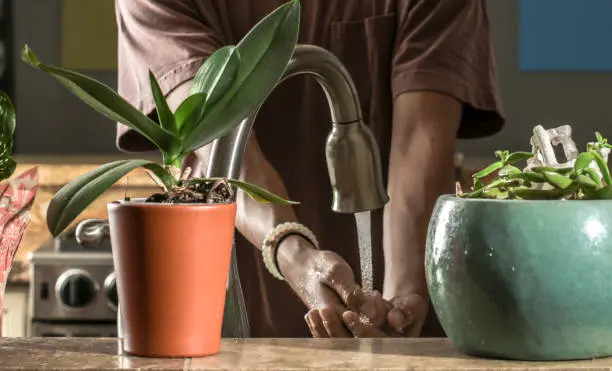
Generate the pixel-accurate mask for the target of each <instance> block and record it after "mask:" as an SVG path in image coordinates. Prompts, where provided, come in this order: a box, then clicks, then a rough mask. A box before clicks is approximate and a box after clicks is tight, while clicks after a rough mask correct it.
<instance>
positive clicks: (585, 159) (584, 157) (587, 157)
mask: <svg viewBox="0 0 612 371" xmlns="http://www.w3.org/2000/svg"><path fill="white" fill-rule="evenodd" d="M594 159H595V158H594V157H593V154H592V153H591V152H582V153H581V154H580V155H578V158H576V161H575V162H574V169H575V170H576V171H580V170H583V169H586V168H587V167H588V166H589V165H590V164H591V162H593V160H594Z"/></svg>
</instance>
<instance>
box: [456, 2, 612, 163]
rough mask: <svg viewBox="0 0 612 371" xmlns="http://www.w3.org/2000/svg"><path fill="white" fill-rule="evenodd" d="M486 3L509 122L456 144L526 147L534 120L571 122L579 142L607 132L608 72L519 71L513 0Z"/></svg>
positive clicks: (610, 114) (611, 89)
mask: <svg viewBox="0 0 612 371" xmlns="http://www.w3.org/2000/svg"><path fill="white" fill-rule="evenodd" d="M488 7H489V16H490V22H491V27H492V29H493V42H494V48H495V54H496V58H497V66H498V76H499V83H500V89H501V94H502V99H503V102H504V105H505V107H506V113H507V118H508V121H507V122H508V123H507V126H506V128H505V129H504V130H503V131H502V132H501V133H500V134H498V135H496V136H494V137H492V138H488V139H481V140H474V141H463V142H461V143H460V144H459V148H460V149H461V150H462V151H463V152H464V153H465V154H466V155H468V156H470V155H472V156H492V154H493V151H494V150H495V149H502V148H507V149H510V150H518V149H523V150H530V147H529V138H530V137H531V135H532V128H533V126H535V125H536V124H537V123H538V122H539V123H540V124H542V125H544V127H546V128H552V127H556V126H560V125H563V124H570V125H572V127H573V129H574V138H575V140H576V142H577V144H578V145H579V146H582V145H584V143H586V141H587V140H592V139H593V138H594V135H593V132H594V130H599V131H601V133H602V134H603V135H604V136H608V137H609V138H612V73H594V72H593V73H583V72H529V73H527V72H521V71H520V70H519V68H518V2H517V1H514V0H488ZM568 27H571V25H568Z"/></svg>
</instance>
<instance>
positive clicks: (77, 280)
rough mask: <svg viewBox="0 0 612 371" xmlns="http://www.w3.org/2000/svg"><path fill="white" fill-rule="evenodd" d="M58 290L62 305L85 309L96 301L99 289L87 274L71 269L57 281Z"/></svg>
mask: <svg viewBox="0 0 612 371" xmlns="http://www.w3.org/2000/svg"><path fill="white" fill-rule="evenodd" d="M56 290H57V296H58V297H59V300H60V301H61V302H62V304H64V305H65V306H67V307H71V308H83V307H86V306H87V305H88V304H89V303H91V302H92V301H93V300H94V299H95V297H96V293H97V291H98V287H97V285H96V283H95V282H94V280H93V279H92V278H91V276H90V275H89V274H87V272H85V271H82V270H79V269H71V270H68V271H66V272H64V273H63V274H62V275H61V276H60V277H59V278H58V279H57V286H56Z"/></svg>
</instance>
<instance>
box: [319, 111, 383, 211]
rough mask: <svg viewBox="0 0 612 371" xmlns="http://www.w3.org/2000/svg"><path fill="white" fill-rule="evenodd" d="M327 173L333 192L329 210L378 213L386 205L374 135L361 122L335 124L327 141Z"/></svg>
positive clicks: (378, 153)
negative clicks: (373, 211)
mask: <svg viewBox="0 0 612 371" xmlns="http://www.w3.org/2000/svg"><path fill="white" fill-rule="evenodd" d="M325 154H326V157H327V169H328V171H329V179H330V181H331V186H332V192H333V204H332V210H333V211H335V212H337V213H358V212H361V211H369V210H376V209H380V208H382V207H384V206H385V204H386V203H387V202H388V201H389V197H388V196H387V193H386V191H385V187H384V184H383V179H382V165H381V160H380V152H379V151H378V145H377V144H376V140H375V139H374V135H372V132H371V131H370V129H369V128H368V127H367V126H366V125H365V124H364V123H363V121H362V120H359V121H354V122H351V123H346V124H336V123H334V124H333V126H332V130H331V132H330V133H329V135H328V137H327V144H326V148H325Z"/></svg>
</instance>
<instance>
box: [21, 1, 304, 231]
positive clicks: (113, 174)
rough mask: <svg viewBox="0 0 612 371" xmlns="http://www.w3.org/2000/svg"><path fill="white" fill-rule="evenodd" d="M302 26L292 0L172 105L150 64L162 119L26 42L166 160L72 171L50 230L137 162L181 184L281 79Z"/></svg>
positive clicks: (256, 193) (260, 193)
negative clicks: (198, 156) (192, 159)
mask: <svg viewBox="0 0 612 371" xmlns="http://www.w3.org/2000/svg"><path fill="white" fill-rule="evenodd" d="M299 27H300V2H299V0H290V1H289V2H287V3H285V4H283V5H281V6H280V7H278V8H277V9H276V10H274V11H273V12H272V13H270V14H269V15H267V16H266V17H264V18H263V19H262V20H261V21H260V22H259V23H257V24H256V25H255V26H254V27H253V29H251V31H250V32H249V33H248V34H247V35H246V36H245V37H244V38H243V39H242V40H241V41H240V42H239V43H238V45H236V46H233V45H229V46H225V47H223V48H220V49H219V50H217V51H216V52H215V53H213V54H212V55H211V56H210V57H209V58H208V59H207V60H206V62H205V63H203V64H202V67H201V68H200V69H199V71H198V73H197V75H196V76H195V79H194V84H193V88H192V92H191V95H190V96H189V97H188V98H186V99H185V100H184V101H183V102H182V103H181V104H180V105H179V107H178V108H177V110H176V112H174V113H173V112H171V110H170V108H169V106H168V103H167V101H166V98H165V96H164V94H163V92H162V90H161V88H160V86H159V83H158V81H157V79H156V77H155V75H154V74H153V73H152V72H150V75H149V78H150V85H151V91H152V94H153V98H154V100H155V106H156V110H157V116H158V120H159V124H158V123H156V122H154V121H153V120H151V119H150V118H149V117H147V116H146V115H145V114H143V113H142V112H140V111H139V110H138V109H137V108H136V107H134V106H132V105H131V104H129V103H128V102H127V101H126V100H124V99H123V98H122V97H120V96H119V95H118V94H117V93H116V92H115V91H113V90H112V89H111V88H110V87H108V86H107V85H104V84H102V83H101V82H99V81H96V80H94V79H92V78H90V77H87V76H85V75H82V74H79V73H76V72H74V71H69V70H67V69H64V68H60V67H55V66H50V65H46V64H43V63H41V62H40V60H39V58H38V57H37V56H36V55H35V54H34V52H33V51H32V50H31V49H30V48H29V47H28V46H27V45H26V46H25V47H24V49H23V53H22V59H23V60H24V61H25V62H26V63H28V64H29V65H31V66H33V67H35V68H38V69H40V70H42V71H45V72H47V73H49V74H50V75H51V76H53V77H54V78H56V79H57V80H58V81H59V82H60V83H61V84H63V85H64V86H65V87H66V88H67V89H68V90H70V91H71V92H72V93H73V94H75V95H76V96H77V97H79V98H80V99H81V100H82V101H83V102H85V103H87V104H88V105H89V106H91V107H92V108H93V109H95V110H96V111H98V112H99V113H101V114H103V115H105V116H106V117H108V118H110V119H111V120H113V121H117V122H120V123H122V124H124V125H126V126H128V127H130V128H131V129H133V130H135V131H137V132H139V133H140V134H142V135H143V136H144V137H146V138H147V139H148V140H149V141H151V142H152V143H153V144H154V145H155V146H157V148H159V150H160V152H161V154H162V160H163V163H162V164H157V163H152V162H150V161H146V160H126V161H118V162H113V163H109V164H106V165H103V166H101V167H99V168H98V169H96V170H94V171H91V172H89V173H87V174H85V175H83V176H81V177H78V178H76V179H74V180H73V181H72V182H70V183H69V184H67V185H66V186H64V187H63V188H62V189H61V190H60V191H59V192H58V193H57V194H56V195H55V197H54V198H53V200H52V201H51V204H50V206H49V211H48V213H47V226H48V228H49V230H50V231H51V233H52V234H53V235H54V236H57V235H58V234H59V233H61V232H62V231H63V230H64V229H65V228H66V227H67V226H68V225H69V224H70V223H71V222H72V221H73V220H74V219H75V218H76V217H77V216H78V215H79V214H80V213H81V212H82V211H83V210H84V209H85V208H86V207H87V206H89V205H90V204H91V203H92V202H93V201H95V199H96V198H98V197H99V196H100V195H101V194H102V193H104V192H105V191H106V190H107V189H108V188H110V187H111V186H112V185H113V184H114V183H115V182H117V181H118V180H119V179H121V178H122V177H123V176H124V175H126V174H127V173H129V172H130V171H132V170H134V169H136V168H139V167H143V168H146V169H148V170H150V171H151V172H152V173H154V174H155V176H156V178H157V179H159V180H160V181H161V182H162V183H163V186H164V187H165V188H166V189H176V188H178V187H183V186H184V181H183V180H182V179H181V178H180V167H181V164H182V162H183V160H184V159H185V157H186V156H187V155H188V154H189V153H191V152H192V151H194V150H196V149H198V148H200V147H202V146H205V145H207V144H209V143H211V142H212V141H214V140H216V139H218V138H220V137H222V136H223V135H225V134H226V133H228V132H229V131H231V130H232V129H234V128H235V127H237V126H238V125H239V124H240V123H241V122H242V121H243V120H244V119H245V118H246V117H247V116H248V115H249V114H251V113H252V112H253V111H254V110H255V109H256V108H257V107H259V106H261V105H262V104H263V103H264V101H265V100H266V99H267V97H268V96H269V94H270V93H271V92H272V90H273V89H274V87H275V86H276V85H277V84H278V83H279V81H280V79H281V78H282V77H283V74H284V72H285V70H286V68H287V65H288V63H289V61H290V59H291V57H292V55H293V52H294V50H295V47H296V44H297V41H298V34H299ZM202 181H204V180H202ZM228 182H229V183H230V184H232V185H234V186H236V187H238V188H240V189H242V190H243V191H244V192H245V193H247V194H249V195H250V196H251V197H253V198H254V199H255V200H257V201H260V202H273V203H279V204H292V203H294V202H291V201H288V200H284V199H283V198H281V197H279V196H277V195H274V194H272V193H270V192H268V191H266V190H264V189H262V188H260V187H257V186H255V185H252V184H248V183H245V182H241V181H238V180H231V179H230V180H228Z"/></svg>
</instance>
